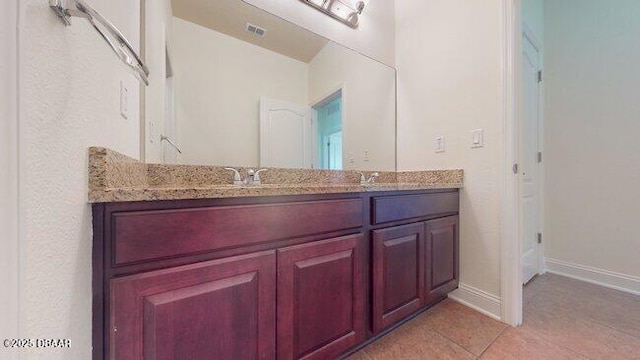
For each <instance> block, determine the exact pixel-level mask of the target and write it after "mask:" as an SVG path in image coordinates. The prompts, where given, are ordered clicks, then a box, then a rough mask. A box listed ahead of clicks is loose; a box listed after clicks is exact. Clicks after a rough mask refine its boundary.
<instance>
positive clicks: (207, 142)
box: [173, 17, 309, 166]
mask: <svg viewBox="0 0 640 360" xmlns="http://www.w3.org/2000/svg"><path fill="white" fill-rule="evenodd" d="M173 24H174V25H173V43H174V51H173V56H174V57H173V60H174V70H175V81H176V106H177V122H178V137H179V139H180V144H181V146H182V152H183V154H182V155H181V157H180V163H186V164H206V165H243V166H258V164H259V162H260V147H259V145H260V120H259V119H260V116H259V104H260V97H261V96H265V97H268V98H274V99H278V100H285V101H289V102H293V103H296V104H300V105H308V103H309V95H308V94H309V87H308V82H309V65H308V64H306V63H304V62H301V61H298V60H294V59H292V58H289V57H286V56H284V55H280V54H278V53H275V52H272V51H270V50H266V49H263V48H261V47H259V46H256V45H252V44H250V43H247V42H244V41H241V40H238V39H236V38H233V37H231V36H228V35H224V34H221V33H219V32H216V31H213V30H210V29H207V28H204V27H201V26H199V25H196V24H193V23H190V22H187V21H184V20H182V19H179V18H176V17H174V21H173Z"/></svg>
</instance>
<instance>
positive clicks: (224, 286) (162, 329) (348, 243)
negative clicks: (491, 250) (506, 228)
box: [93, 188, 459, 360]
mask: <svg viewBox="0 0 640 360" xmlns="http://www.w3.org/2000/svg"><path fill="white" fill-rule="evenodd" d="M458 209H459V193H458V189H457V188H452V189H437V190H406V191H402V190H398V191H362V192H350V193H333V194H317V195H313V194H310V195H309V194H307V195H291V196H262V197H260V196H258V197H253V196H251V197H230V198H218V199H196V200H170V201H132V202H111V203H96V204H94V205H93V217H94V254H93V272H94V274H93V282H94V309H93V310H94V359H118V360H133V359H136V360H138V359H302V358H304V359H331V358H339V357H340V356H342V355H345V354H348V353H350V352H351V351H353V350H356V349H357V348H358V347H359V346H360V347H361V346H362V345H363V344H366V343H367V342H368V341H370V340H372V339H375V338H376V337H378V336H381V335H382V334H384V333H385V332H387V331H389V330H390V329H392V328H393V327H395V326H397V325H398V324H400V323H402V322H403V321H404V320H407V319H408V318H410V317H411V316H412V315H414V314H416V313H418V312H420V311H421V310H423V309H425V308H427V307H429V306H430V305H432V304H434V303H436V302H438V301H439V300H441V299H443V298H444V297H446V295H447V293H448V292H450V291H452V290H453V289H455V288H456V287H457V285H458V233H459V230H458Z"/></svg>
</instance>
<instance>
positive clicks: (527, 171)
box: [519, 35, 541, 283]
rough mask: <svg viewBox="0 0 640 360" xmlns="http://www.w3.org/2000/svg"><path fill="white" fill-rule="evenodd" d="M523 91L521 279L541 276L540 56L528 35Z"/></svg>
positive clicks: (523, 59) (523, 68)
mask: <svg viewBox="0 0 640 360" xmlns="http://www.w3.org/2000/svg"><path fill="white" fill-rule="evenodd" d="M522 40H523V41H522V47H523V50H522V52H523V56H522V86H523V89H522V92H521V96H522V99H521V104H522V107H521V109H522V110H521V111H522V113H521V117H520V118H521V121H520V154H519V155H520V163H519V171H520V204H521V216H522V218H521V224H522V234H521V236H522V240H523V241H522V280H523V282H524V283H526V282H528V281H529V280H531V278H533V277H534V276H535V275H536V274H538V273H540V271H541V268H540V256H541V253H540V252H541V251H540V244H539V243H538V233H539V231H540V230H539V229H540V219H539V217H540V210H539V180H540V179H539V177H540V171H539V162H538V152H539V149H540V146H539V145H540V144H539V141H540V139H539V133H538V129H539V122H540V81H539V80H540V79H539V71H540V53H539V50H538V48H537V47H536V46H535V44H534V41H532V40H531V39H530V38H529V36H527V35H524V36H523V38H522Z"/></svg>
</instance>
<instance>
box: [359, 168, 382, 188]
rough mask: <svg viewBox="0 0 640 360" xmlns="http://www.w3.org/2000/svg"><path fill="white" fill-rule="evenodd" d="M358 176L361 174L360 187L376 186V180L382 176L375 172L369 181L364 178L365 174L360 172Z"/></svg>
mask: <svg viewBox="0 0 640 360" xmlns="http://www.w3.org/2000/svg"><path fill="white" fill-rule="evenodd" d="M358 174H360V185H371V184H374V183H375V182H376V178H377V177H379V176H380V174H379V173H377V172H374V173H372V174H371V176H369V178H368V179H367V177H366V176H364V173H362V172H360V171H358Z"/></svg>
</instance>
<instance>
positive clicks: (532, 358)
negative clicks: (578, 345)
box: [480, 328, 587, 360]
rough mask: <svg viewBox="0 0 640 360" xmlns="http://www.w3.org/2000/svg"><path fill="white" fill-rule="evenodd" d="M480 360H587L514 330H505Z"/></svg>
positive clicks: (528, 334) (567, 350)
mask: <svg viewBox="0 0 640 360" xmlns="http://www.w3.org/2000/svg"><path fill="white" fill-rule="evenodd" d="M480 359H482V360H587V358H585V357H583V356H581V355H580V354H577V353H575V352H573V351H571V350H569V349H566V348H563V347H561V346H559V345H556V344H554V343H551V342H548V341H546V340H544V339H542V338H540V337H537V336H535V335H533V334H531V333H527V332H523V331H520V330H519V329H516V328H509V329H507V330H505V331H504V332H503V333H502V334H501V335H500V336H499V337H498V339H496V341H495V342H493V344H491V346H490V347H489V348H488V349H487V350H486V351H485V352H484V354H482V356H481V357H480Z"/></svg>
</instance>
